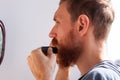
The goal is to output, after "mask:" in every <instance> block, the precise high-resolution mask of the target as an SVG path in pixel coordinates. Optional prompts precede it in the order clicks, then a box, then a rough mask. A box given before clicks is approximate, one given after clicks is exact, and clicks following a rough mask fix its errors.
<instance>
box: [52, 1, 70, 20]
mask: <svg viewBox="0 0 120 80" xmlns="http://www.w3.org/2000/svg"><path fill="white" fill-rule="evenodd" d="M64 17H70V14H69V13H68V11H67V2H64V3H62V4H61V5H60V6H59V7H58V9H57V11H56V12H55V15H54V18H64Z"/></svg>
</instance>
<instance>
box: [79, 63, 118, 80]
mask: <svg viewBox="0 0 120 80" xmlns="http://www.w3.org/2000/svg"><path fill="white" fill-rule="evenodd" d="M101 65H102V66H101ZM110 66H111V65H110ZM113 67H114V66H113ZM114 68H115V67H114ZM117 71H118V70H117ZM119 74H120V73H119ZM81 80H120V75H118V73H117V72H116V69H112V68H111V67H109V65H106V64H104V66H103V64H99V66H97V67H94V68H93V69H92V70H90V71H89V72H88V73H87V74H86V75H85V76H84V77H83V78H82V79H81Z"/></svg>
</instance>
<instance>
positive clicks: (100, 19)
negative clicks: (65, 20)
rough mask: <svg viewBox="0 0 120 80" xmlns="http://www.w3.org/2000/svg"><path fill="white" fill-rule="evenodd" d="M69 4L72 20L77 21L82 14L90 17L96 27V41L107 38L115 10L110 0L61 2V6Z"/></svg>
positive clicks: (91, 22)
mask: <svg viewBox="0 0 120 80" xmlns="http://www.w3.org/2000/svg"><path fill="white" fill-rule="evenodd" d="M63 2H67V10H68V12H69V13H70V15H71V20H72V21H76V20H77V19H78V17H79V16H80V15H81V14H85V15H87V16H88V18H89V20H90V24H91V25H93V26H94V36H95V39H96V40H100V39H104V38H106V37H107V35H108V32H109V31H110V27H111V25H112V23H113V21H114V10H113V8H112V6H111V3H110V1H109V0H60V5H61V4H62V3H63Z"/></svg>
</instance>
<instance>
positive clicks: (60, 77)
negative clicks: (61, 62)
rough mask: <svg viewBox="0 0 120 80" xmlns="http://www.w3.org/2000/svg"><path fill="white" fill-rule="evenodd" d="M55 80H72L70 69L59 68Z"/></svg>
mask: <svg viewBox="0 0 120 80" xmlns="http://www.w3.org/2000/svg"><path fill="white" fill-rule="evenodd" d="M55 80H70V67H65V68H63V67H60V66H59V68H58V72H57V75H56V78H55Z"/></svg>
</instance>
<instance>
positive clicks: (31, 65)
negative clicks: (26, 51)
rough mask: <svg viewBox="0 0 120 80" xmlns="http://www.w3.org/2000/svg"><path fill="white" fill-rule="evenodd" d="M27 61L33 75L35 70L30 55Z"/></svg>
mask: <svg viewBox="0 0 120 80" xmlns="http://www.w3.org/2000/svg"><path fill="white" fill-rule="evenodd" d="M27 61H28V65H29V68H30V70H31V72H32V74H33V75H34V76H35V70H34V69H35V68H34V63H33V60H32V58H31V56H28V58H27Z"/></svg>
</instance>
